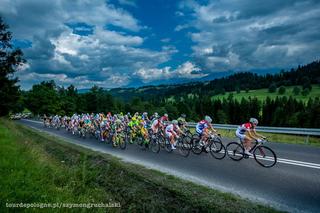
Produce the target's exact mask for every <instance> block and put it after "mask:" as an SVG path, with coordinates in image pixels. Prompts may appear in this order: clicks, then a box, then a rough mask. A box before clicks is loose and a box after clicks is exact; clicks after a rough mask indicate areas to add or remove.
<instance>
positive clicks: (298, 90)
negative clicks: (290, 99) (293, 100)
mask: <svg viewBox="0 0 320 213" xmlns="http://www.w3.org/2000/svg"><path fill="white" fill-rule="evenodd" d="M292 93H293V94H294V95H299V93H300V88H299V87H297V86H295V87H294V88H293V90H292Z"/></svg>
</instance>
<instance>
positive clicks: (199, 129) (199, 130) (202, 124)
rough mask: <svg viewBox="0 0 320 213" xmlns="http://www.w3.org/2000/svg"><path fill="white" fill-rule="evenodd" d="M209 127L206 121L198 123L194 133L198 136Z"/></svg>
mask: <svg viewBox="0 0 320 213" xmlns="http://www.w3.org/2000/svg"><path fill="white" fill-rule="evenodd" d="M209 126H210V124H209V123H208V121H206V120H202V121H200V122H198V123H197V126H196V132H197V133H198V134H202V133H203V131H204V130H205V129H206V128H208V127H209Z"/></svg>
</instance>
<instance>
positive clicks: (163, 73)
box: [134, 61, 207, 82]
mask: <svg viewBox="0 0 320 213" xmlns="http://www.w3.org/2000/svg"><path fill="white" fill-rule="evenodd" d="M134 75H135V76H138V77H139V78H142V79H143V82H151V81H156V80H167V79H174V78H184V79H196V78H202V77H205V76H207V74H204V73H201V69H200V68H198V67H197V66H196V65H194V64H193V63H191V62H190V61H187V62H185V63H183V64H182V65H180V66H178V67H177V69H174V70H172V69H171V67H169V66H167V67H164V68H161V69H158V68H150V69H145V68H141V69H139V70H138V71H136V72H135V73H134Z"/></svg>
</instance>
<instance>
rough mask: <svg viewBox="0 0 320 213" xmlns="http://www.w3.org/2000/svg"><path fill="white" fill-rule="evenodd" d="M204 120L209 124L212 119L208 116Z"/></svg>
mask: <svg viewBox="0 0 320 213" xmlns="http://www.w3.org/2000/svg"><path fill="white" fill-rule="evenodd" d="M204 120H206V121H208V122H209V123H211V122H212V119H211V118H210V116H209V115H206V116H205V117H204Z"/></svg>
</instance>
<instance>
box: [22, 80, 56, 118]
mask: <svg viewBox="0 0 320 213" xmlns="http://www.w3.org/2000/svg"><path fill="white" fill-rule="evenodd" d="M26 106H27V108H28V109H29V110H31V112H33V114H35V115H36V114H60V113H62V112H61V111H62V102H61V100H60V98H59V94H58V91H57V86H56V84H55V83H54V81H48V82H41V83H40V84H35V85H33V86H32V89H31V90H30V91H29V92H28V95H27V100H26Z"/></svg>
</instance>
